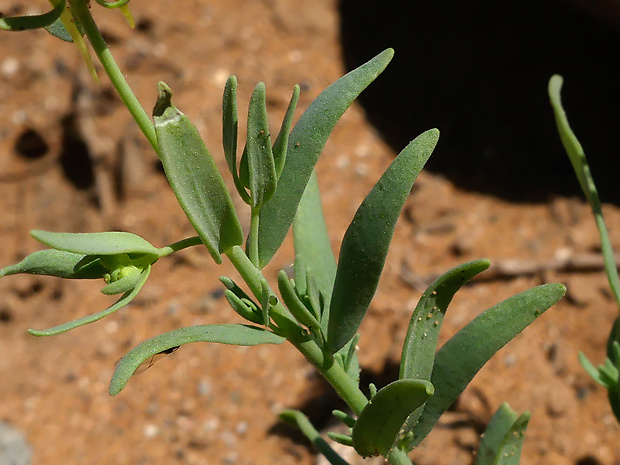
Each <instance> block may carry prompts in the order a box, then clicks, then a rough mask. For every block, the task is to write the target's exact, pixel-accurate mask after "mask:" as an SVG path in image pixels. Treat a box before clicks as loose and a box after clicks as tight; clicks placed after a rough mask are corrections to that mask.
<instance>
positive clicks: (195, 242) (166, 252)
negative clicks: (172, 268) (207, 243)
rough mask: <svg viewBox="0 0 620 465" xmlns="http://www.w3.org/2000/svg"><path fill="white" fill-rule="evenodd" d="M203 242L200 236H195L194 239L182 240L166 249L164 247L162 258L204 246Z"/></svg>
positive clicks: (161, 252)
mask: <svg viewBox="0 0 620 465" xmlns="http://www.w3.org/2000/svg"><path fill="white" fill-rule="evenodd" d="M202 244H203V242H202V241H201V240H200V237H198V236H194V237H188V238H186V239H182V240H180V241H177V242H175V243H173V244H170V245H167V246H165V247H162V248H161V249H159V250H160V255H159V256H160V257H165V256H167V255H170V254H172V253H174V252H178V251H179V250H183V249H186V248H188V247H193V246H195V245H202Z"/></svg>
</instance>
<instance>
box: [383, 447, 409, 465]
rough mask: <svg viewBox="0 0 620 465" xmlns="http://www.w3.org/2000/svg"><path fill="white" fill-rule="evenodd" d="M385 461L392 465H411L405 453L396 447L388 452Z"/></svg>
mask: <svg viewBox="0 0 620 465" xmlns="http://www.w3.org/2000/svg"><path fill="white" fill-rule="evenodd" d="M387 459H388V462H390V463H391V464H392V465H412V462H411V459H410V458H409V456H408V455H407V453H406V452H405V451H404V450H402V449H399V448H398V447H394V449H392V450H391V451H390V453H389V454H388V456H387Z"/></svg>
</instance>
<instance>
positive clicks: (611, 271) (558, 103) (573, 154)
mask: <svg viewBox="0 0 620 465" xmlns="http://www.w3.org/2000/svg"><path fill="white" fill-rule="evenodd" d="M562 82H563V79H562V76H558V75H557V74H556V75H555V76H553V77H552V78H551V79H550V80H549V98H550V100H551V106H552V107H553V113H554V115H555V121H556V125H557V127H558V133H559V134H560V139H561V140H562V144H563V145H564V149H565V150H566V153H567V154H568V158H569V159H570V162H571V165H573V169H574V170H575V175H576V176H577V179H578V180H579V185H580V186H581V190H582V191H583V193H584V194H585V196H586V199H587V200H588V203H589V204H590V208H591V209H592V214H593V215H594V220H595V221H596V227H597V228H598V231H599V235H600V236H601V249H602V252H603V259H604V261H605V273H606V274H607V281H608V282H609V287H610V288H611V291H612V293H613V295H614V297H615V299H616V302H617V303H618V305H620V280H619V278H618V269H617V267H616V260H615V258H614V251H613V248H612V246H611V241H610V240H609V233H608V231H607V226H606V225H605V220H604V218H603V210H602V208H601V201H600V199H599V196H598V191H597V190H596V185H595V184H594V179H593V178H592V173H591V172H590V166H589V165H588V160H587V159H586V155H585V153H584V151H583V147H582V146H581V144H580V143H579V140H578V139H577V136H575V133H574V132H573V130H572V129H571V127H570V125H569V124H568V118H567V117H566V112H565V111H564V108H563V107H562V100H561V98H560V90H561V89H562ZM618 336H620V334H618Z"/></svg>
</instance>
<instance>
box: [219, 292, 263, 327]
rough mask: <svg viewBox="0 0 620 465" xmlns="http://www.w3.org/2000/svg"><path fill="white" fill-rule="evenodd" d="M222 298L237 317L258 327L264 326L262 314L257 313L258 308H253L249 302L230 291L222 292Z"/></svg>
mask: <svg viewBox="0 0 620 465" xmlns="http://www.w3.org/2000/svg"><path fill="white" fill-rule="evenodd" d="M224 296H225V297H226V300H227V301H228V303H229V304H230V306H231V307H232V308H233V310H234V311H235V312H237V314H238V315H240V316H242V317H243V318H245V319H246V320H248V321H251V322H252V323H256V324H259V325H262V324H264V322H265V319H264V317H263V314H262V313H261V312H260V311H257V310H258V307H256V306H253V305H252V304H253V302H252V301H251V300H249V299H243V298H241V297H239V296H238V295H236V294H235V293H234V292H233V291H231V290H230V289H226V291H224Z"/></svg>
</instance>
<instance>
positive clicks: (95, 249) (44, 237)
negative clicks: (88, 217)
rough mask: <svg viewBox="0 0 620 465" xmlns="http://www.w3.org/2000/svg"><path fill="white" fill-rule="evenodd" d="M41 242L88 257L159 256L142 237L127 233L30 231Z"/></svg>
mask: <svg viewBox="0 0 620 465" xmlns="http://www.w3.org/2000/svg"><path fill="white" fill-rule="evenodd" d="M30 235H31V236H32V237H34V238H35V239H36V240H38V241H39V242H42V243H43V244H45V245H49V246H50V247H53V248H55V249H58V250H65V251H67V252H73V253H78V254H88V255H119V254H124V253H126V254H146V255H154V256H159V249H158V248H157V247H154V246H153V245H151V243H150V242H148V241H146V240H144V239H142V238H141V237H140V236H137V235H135V234H131V233H127V232H117V231H109V232H100V233H76V234H74V233H56V232H48V231H37V230H34V231H30Z"/></svg>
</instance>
